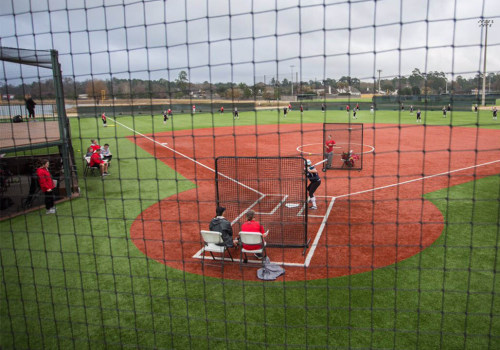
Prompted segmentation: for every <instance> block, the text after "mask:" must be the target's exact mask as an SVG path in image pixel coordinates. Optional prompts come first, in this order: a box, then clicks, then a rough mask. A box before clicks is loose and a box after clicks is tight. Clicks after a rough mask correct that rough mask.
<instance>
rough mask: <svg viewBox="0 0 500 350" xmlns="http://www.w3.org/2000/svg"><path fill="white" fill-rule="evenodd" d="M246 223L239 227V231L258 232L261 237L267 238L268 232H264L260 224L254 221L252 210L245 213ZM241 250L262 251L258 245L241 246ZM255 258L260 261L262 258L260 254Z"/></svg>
mask: <svg viewBox="0 0 500 350" xmlns="http://www.w3.org/2000/svg"><path fill="white" fill-rule="evenodd" d="M246 216H247V221H246V222H245V223H244V224H243V225H241V231H243V232H260V233H261V234H262V236H263V237H267V235H268V234H269V231H268V232H265V231H264V226H262V225H261V224H260V222H258V221H255V220H254V218H255V212H254V211H253V210H249V211H247V214H246ZM243 248H244V249H247V250H258V249H262V246H261V245H260V244H250V245H249V244H243ZM254 255H255V257H256V258H258V259H262V258H263V256H262V254H260V253H256V254H254Z"/></svg>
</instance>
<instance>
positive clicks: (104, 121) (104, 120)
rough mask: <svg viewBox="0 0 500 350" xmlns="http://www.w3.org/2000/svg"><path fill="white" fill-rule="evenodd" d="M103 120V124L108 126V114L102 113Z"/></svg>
mask: <svg viewBox="0 0 500 350" xmlns="http://www.w3.org/2000/svg"><path fill="white" fill-rule="evenodd" d="M101 120H102V126H104V127H107V126H108V124H107V122H106V114H105V113H103V114H102V115H101Z"/></svg>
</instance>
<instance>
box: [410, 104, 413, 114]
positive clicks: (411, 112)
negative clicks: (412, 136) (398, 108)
mask: <svg viewBox="0 0 500 350" xmlns="http://www.w3.org/2000/svg"><path fill="white" fill-rule="evenodd" d="M410 114H413V105H410Z"/></svg>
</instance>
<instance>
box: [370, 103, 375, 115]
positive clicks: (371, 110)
mask: <svg viewBox="0 0 500 350" xmlns="http://www.w3.org/2000/svg"><path fill="white" fill-rule="evenodd" d="M374 111H375V110H374V109H373V105H371V106H370V113H371V114H373V113H374Z"/></svg>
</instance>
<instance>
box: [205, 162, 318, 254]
mask: <svg viewBox="0 0 500 350" xmlns="http://www.w3.org/2000/svg"><path fill="white" fill-rule="evenodd" d="M304 167H305V160H304V158H301V157H219V158H217V159H216V166H215V169H216V172H215V183H216V193H217V203H218V205H219V206H223V207H225V208H226V212H225V216H226V218H227V219H228V220H230V221H231V224H232V226H233V232H234V235H235V236H236V235H237V233H238V232H239V231H241V225H242V224H243V223H244V222H245V221H246V215H245V214H246V213H247V212H248V211H249V210H253V211H255V213H256V216H255V220H257V221H259V222H260V223H261V224H262V225H263V226H264V229H265V230H266V231H267V230H269V235H268V236H267V238H266V243H267V245H268V246H270V247H306V246H307V245H308V243H307V242H308V239H307V193H306V184H307V182H306V180H307V178H306V176H305V172H304Z"/></svg>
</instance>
